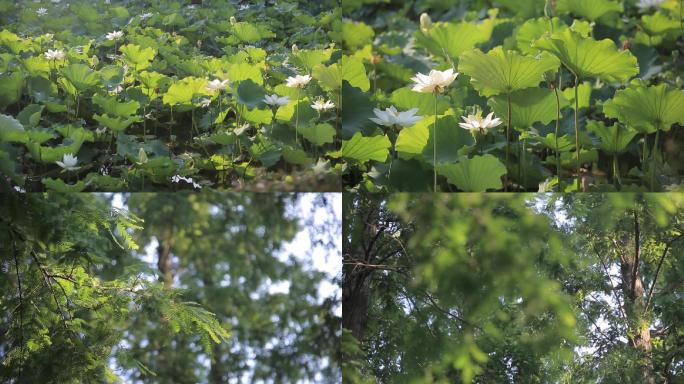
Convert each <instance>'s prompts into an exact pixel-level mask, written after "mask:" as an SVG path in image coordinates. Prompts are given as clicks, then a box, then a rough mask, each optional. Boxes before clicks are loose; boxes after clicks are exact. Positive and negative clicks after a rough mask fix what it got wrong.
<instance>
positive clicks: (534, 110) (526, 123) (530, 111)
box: [489, 88, 568, 128]
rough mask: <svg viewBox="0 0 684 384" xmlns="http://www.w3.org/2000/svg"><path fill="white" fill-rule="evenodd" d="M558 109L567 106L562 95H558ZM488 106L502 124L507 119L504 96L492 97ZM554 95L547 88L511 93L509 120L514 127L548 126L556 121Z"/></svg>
mask: <svg viewBox="0 0 684 384" xmlns="http://www.w3.org/2000/svg"><path fill="white" fill-rule="evenodd" d="M558 96H559V97H558V101H559V102H560V103H559V104H560V107H559V108H564V107H566V106H567V105H568V101H567V100H565V98H564V97H563V95H562V94H560V93H559V95H558ZM489 105H490V106H491V107H492V109H493V110H494V114H495V115H496V116H497V117H499V118H501V119H502V120H503V121H504V123H506V121H505V120H506V119H507V118H508V102H507V97H506V96H504V95H498V96H494V97H492V98H491V99H489ZM556 107H557V103H556V95H555V94H554V92H553V91H552V90H550V89H547V88H528V89H522V90H519V91H515V92H513V93H511V120H512V121H513V126H514V127H519V128H529V127H531V126H532V125H533V124H534V123H536V122H541V123H542V124H548V123H550V122H552V121H554V120H556V114H557V113H556V112H557V111H556Z"/></svg>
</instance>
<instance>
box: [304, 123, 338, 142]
mask: <svg viewBox="0 0 684 384" xmlns="http://www.w3.org/2000/svg"><path fill="white" fill-rule="evenodd" d="M299 133H301V134H302V136H304V138H305V139H307V140H309V141H310V142H311V143H312V144H314V145H323V144H328V143H332V142H333V141H334V140H335V128H334V127H333V126H332V125H330V124H317V125H310V126H306V127H300V128H299Z"/></svg>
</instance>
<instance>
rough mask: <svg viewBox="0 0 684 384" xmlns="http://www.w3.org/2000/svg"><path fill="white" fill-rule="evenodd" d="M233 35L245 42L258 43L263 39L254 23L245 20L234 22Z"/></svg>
mask: <svg viewBox="0 0 684 384" xmlns="http://www.w3.org/2000/svg"><path fill="white" fill-rule="evenodd" d="M233 35H235V36H236V37H237V38H238V39H240V41H244V42H245V43H256V42H257V41H259V40H261V33H259V29H258V28H257V27H256V26H254V25H253V24H250V23H246V22H243V21H241V22H237V23H235V24H233Z"/></svg>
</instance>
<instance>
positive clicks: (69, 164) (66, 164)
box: [55, 153, 81, 171]
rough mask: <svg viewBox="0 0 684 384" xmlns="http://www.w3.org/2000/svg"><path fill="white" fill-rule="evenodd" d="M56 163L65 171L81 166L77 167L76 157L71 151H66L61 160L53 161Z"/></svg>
mask: <svg viewBox="0 0 684 384" xmlns="http://www.w3.org/2000/svg"><path fill="white" fill-rule="evenodd" d="M55 163H57V165H59V166H60V167H62V168H64V170H65V171H75V170H77V169H79V168H81V167H77V166H76V163H78V157H76V156H74V155H73V154H72V153H66V154H64V156H62V161H55Z"/></svg>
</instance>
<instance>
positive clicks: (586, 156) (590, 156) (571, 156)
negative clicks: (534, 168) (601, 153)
mask: <svg viewBox="0 0 684 384" xmlns="http://www.w3.org/2000/svg"><path fill="white" fill-rule="evenodd" d="M550 159H551V158H550V157H549V158H547V160H550ZM555 161H556V160H555V159H554V160H553V163H554V164H555ZM597 161H598V151H597V150H596V149H594V148H592V149H582V150H581V151H580V163H582V164H591V163H595V162H597ZM561 167H563V168H567V169H575V167H577V153H576V152H561Z"/></svg>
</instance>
